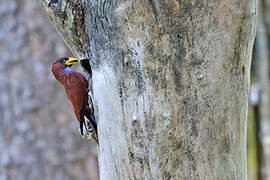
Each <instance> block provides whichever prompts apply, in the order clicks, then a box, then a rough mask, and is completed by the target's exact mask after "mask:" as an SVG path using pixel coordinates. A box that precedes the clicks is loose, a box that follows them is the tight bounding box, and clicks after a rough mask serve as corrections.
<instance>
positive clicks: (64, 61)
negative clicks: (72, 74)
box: [52, 57, 79, 75]
mask: <svg viewBox="0 0 270 180" xmlns="http://www.w3.org/2000/svg"><path fill="white" fill-rule="evenodd" d="M78 62H79V61H78V59H77V58H74V57H62V58H59V59H57V60H56V61H55V62H54V63H53V65H52V72H53V74H54V75H56V74H57V73H58V72H59V71H60V70H64V69H70V70H71V66H72V65H73V64H77V63H78Z"/></svg>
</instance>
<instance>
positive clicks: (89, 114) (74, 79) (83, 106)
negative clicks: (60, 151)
mask: <svg viewBox="0 0 270 180" xmlns="http://www.w3.org/2000/svg"><path fill="white" fill-rule="evenodd" d="M77 63H78V59H77V58H73V57H69V58H68V57H62V58H59V59H57V60H56V61H55V62H54V63H53V65H52V72H53V74H54V76H55V78H56V79H57V80H58V81H59V82H60V83H61V84H62V85H63V86H64V88H65V90H66V94H67V97H68V98H69V100H70V101H71V103H72V105H73V109H74V112H75V115H76V118H77V120H78V121H79V124H80V132H81V135H82V136H83V137H85V138H87V139H91V140H94V141H95V142H96V143H97V144H98V134H97V124H96V120H95V116H94V108H93V106H92V107H89V103H88V100H90V102H91V103H92V100H91V97H90V96H88V92H89V91H90V88H89V83H88V81H87V80H86V78H85V77H84V76H83V75H82V74H81V73H79V72H75V71H73V70H72V69H71V66H72V65H74V64H77ZM88 98H90V99H88ZM85 117H86V118H87V121H85ZM84 127H85V130H86V131H87V132H86V133H85V134H84V131H83V128H84Z"/></svg>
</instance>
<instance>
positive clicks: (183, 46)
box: [43, 0, 256, 180]
mask: <svg viewBox="0 0 270 180" xmlns="http://www.w3.org/2000/svg"><path fill="white" fill-rule="evenodd" d="M43 2H44V5H45V7H46V9H47V12H48V13H49V15H50V17H51V19H52V21H53V22H54V23H55V25H56V27H57V29H58V31H59V32H60V33H61V34H62V36H63V38H64V39H65V41H66V42H67V44H68V45H69V47H70V48H71V50H72V51H73V52H74V54H75V55H76V56H78V57H79V58H85V57H88V58H90V59H91V64H92V68H93V92H94V97H95V103H96V105H97V108H96V114H98V116H99V118H98V119H99V120H98V130H99V142H100V149H99V165H100V178H101V179H104V180H108V179H246V178H247V175H246V118H247V110H248V109H247V107H248V88H249V75H250V62H251V52H252V46H253V40H254V34H255V19H256V1H254V0H246V1H240V0H238V1H235V0H230V1H226V2H223V3H221V2H218V1H199V0H198V1H195V0H194V1H190V0H182V1H177V0H168V1H162V0H148V1H132V0H127V1H123V0H122V1H115V0H99V1H83V0H81V1H79V0H78V1H67V0H62V1H59V2H58V3H54V4H52V6H51V7H50V8H48V7H47V2H46V1H45V0H43Z"/></svg>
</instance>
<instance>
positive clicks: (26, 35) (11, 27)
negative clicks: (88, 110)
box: [0, 0, 98, 180]
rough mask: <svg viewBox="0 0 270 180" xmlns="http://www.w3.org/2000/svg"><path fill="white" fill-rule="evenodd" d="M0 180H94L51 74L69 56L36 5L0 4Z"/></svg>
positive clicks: (90, 152)
mask: <svg viewBox="0 0 270 180" xmlns="http://www.w3.org/2000/svg"><path fill="white" fill-rule="evenodd" d="M0 52H1V53H0V54H1V60H0V92H1V93H0V179H1V180H5V179H18V180H24V179H26V180H37V179H40V180H43V179H44V180H46V179H48V180H52V179H65V180H68V179H91V180H97V179H98V169H97V155H96V152H95V148H94V146H93V145H91V144H89V143H88V142H87V141H84V140H82V138H81V137H80V134H79V126H78V124H77V122H76V119H75V116H74V113H73V109H72V105H71V104H70V103H68V102H69V101H68V99H67V97H66V96H65V93H64V89H63V88H62V87H61V86H60V85H59V84H58V83H57V82H56V81H55V79H54V78H53V75H52V74H51V70H50V69H51V64H52V62H53V60H54V59H55V58H57V57H59V56H65V55H69V54H71V53H70V52H69V51H68V50H67V48H66V46H65V45H64V43H63V41H62V40H61V38H60V37H59V35H58V34H57V32H56V31H55V30H54V29H53V27H52V25H51V24H50V20H49V18H48V17H47V15H46V12H45V11H44V8H43V7H42V4H41V3H40V2H38V1H36V0H9V1H0Z"/></svg>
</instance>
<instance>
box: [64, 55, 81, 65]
mask: <svg viewBox="0 0 270 180" xmlns="http://www.w3.org/2000/svg"><path fill="white" fill-rule="evenodd" d="M78 62H79V61H78V59H77V58H75V57H69V58H68V60H67V61H66V62H65V65H67V66H71V65H73V64H77V63H78Z"/></svg>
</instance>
